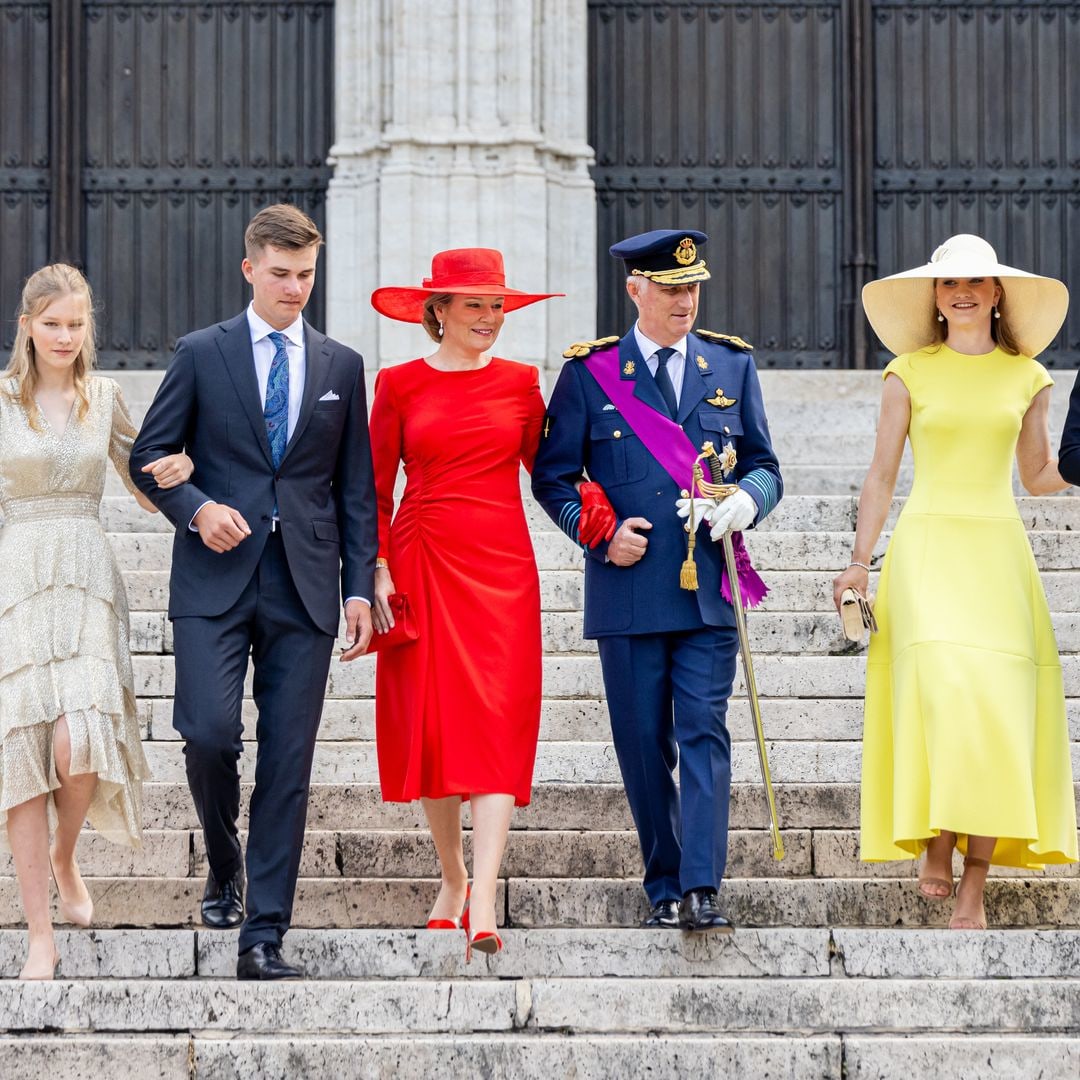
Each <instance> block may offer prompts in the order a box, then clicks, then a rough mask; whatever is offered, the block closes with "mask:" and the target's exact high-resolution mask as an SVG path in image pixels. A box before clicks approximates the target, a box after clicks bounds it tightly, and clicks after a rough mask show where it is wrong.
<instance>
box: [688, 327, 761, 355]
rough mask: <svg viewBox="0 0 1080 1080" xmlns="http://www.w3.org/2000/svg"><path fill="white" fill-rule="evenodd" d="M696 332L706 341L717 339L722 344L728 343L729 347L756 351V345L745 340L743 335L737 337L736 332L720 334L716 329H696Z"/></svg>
mask: <svg viewBox="0 0 1080 1080" xmlns="http://www.w3.org/2000/svg"><path fill="white" fill-rule="evenodd" d="M694 333H695V334H697V336H698V337H701V338H704V339H705V340H706V341H716V342H719V343H720V344H721V345H726V346H727V347H728V348H729V349H743V350H745V351H746V352H753V351H754V346H753V345H751V344H750V342H749V341H743V339H742V338H741V337H736V336H735V334H718V333H717V332H716V331H715V330H695V331H694Z"/></svg>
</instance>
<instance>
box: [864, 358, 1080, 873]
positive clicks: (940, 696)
mask: <svg viewBox="0 0 1080 1080" xmlns="http://www.w3.org/2000/svg"><path fill="white" fill-rule="evenodd" d="M884 375H885V377H886V378H888V377H890V376H895V377H897V378H899V379H901V380H902V381H903V383H904V385H905V386H906V387H907V389H908V393H909V394H910V396H911V421H910V426H909V429H908V434H909V438H910V440H911V448H912V454H913V457H914V463H915V480H914V484H913V487H912V490H911V494H910V496H909V497H908V499H907V502H906V504H905V506H904V509H903V511H902V513H901V514H900V517H899V520H898V521H897V523H896V528H895V530H894V531H893V535H892V539H891V541H890V542H889V547H888V551H887V552H886V555H885V560H884V564H883V567H882V572H881V579H880V582H879V584H878V594H877V606H876V609H875V610H876V614H877V619H878V625H879V628H880V629H879V632H878V633H877V634H875V635H873V636H872V637H871V641H870V651H869V656H868V660H867V680H866V712H865V726H864V741H863V765H862V852H861V854H862V858H863V859H864V860H868V861H877V860H889V859H906V858H914V857H917V856H918V855H919V854H920V853H921V852H922V851H923V850H924V849H925V847H926V844H927V841H928V839H929V838H930V837H932V836H936V835H938V834H939V833H940V832H941V831H943V830H945V831H950V832H955V833H958V834H960V840H959V846H960V848H961V850H966V844H967V836H969V835H974V836H993V837H997V838H998V840H997V845H996V847H995V850H994V857H993V862H994V863H996V864H998V865H1002V866H1014V867H1021V868H1024V869H1029V870H1030V869H1041V868H1042V867H1043V866H1044V865H1045V864H1047V863H1068V862H1075V861H1076V858H1077V836H1076V811H1075V798H1074V794H1073V780H1072V769H1071V764H1070V757H1069V751H1070V747H1069V735H1068V728H1067V724H1066V718H1065V692H1064V686H1063V682H1062V674H1061V661H1060V659H1059V657H1058V651H1057V644H1056V641H1055V639H1054V631H1053V627H1052V625H1051V621H1050V612H1049V608H1048V606H1047V602H1046V596H1045V593H1044V592H1043V586H1042V581H1041V580H1040V577H1039V572H1038V569H1037V567H1036V564H1035V557H1034V555H1033V554H1032V550H1031V545H1030V543H1029V541H1028V537H1027V534H1026V532H1025V530H1024V525H1023V522H1022V521H1021V520H1020V515H1019V513H1018V511H1017V506H1016V500H1015V499H1014V497H1013V491H1012V469H1013V462H1014V460H1015V455H1016V445H1017V440H1018V439H1019V436H1020V429H1021V425H1022V423H1023V419H1024V414H1025V413H1026V412H1027V410H1028V407H1029V406H1030V404H1031V401H1032V399H1033V398H1034V397H1035V395H1036V394H1037V393H1038V392H1039V391H1040V390H1042V389H1043V388H1044V387H1047V386H1050V385H1051V383H1052V380H1051V378H1050V376H1049V375H1048V374H1047V372H1046V370H1045V368H1043V366H1042V365H1041V364H1039V363H1038V362H1036V361H1035V360H1032V359H1030V358H1028V357H1025V356H1009V355H1008V354H1007V353H1005V352H1003V351H1001V350H1000V349H996V350H995V351H994V352H992V353H988V354H986V355H983V356H967V355H963V354H961V353H957V352H955V351H953V350H952V349H949V348H948V347H946V346H941V347H938V348H928V349H923V350H921V351H919V352H916V353H908V354H906V355H903V356H899V357H897V358H896V359H895V360H893V361H892V363H890V364H889V366H888V367H887V368H886V369H885V372H884Z"/></svg>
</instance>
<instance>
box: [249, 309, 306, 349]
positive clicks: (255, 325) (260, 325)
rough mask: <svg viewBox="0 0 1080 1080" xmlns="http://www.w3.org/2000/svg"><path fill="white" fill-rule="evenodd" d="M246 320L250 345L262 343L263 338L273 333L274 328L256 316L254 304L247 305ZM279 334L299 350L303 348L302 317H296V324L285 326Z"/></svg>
mask: <svg viewBox="0 0 1080 1080" xmlns="http://www.w3.org/2000/svg"><path fill="white" fill-rule="evenodd" d="M247 320H248V327H249V328H250V330H251V342H252V344H255V343H256V342H259V341H262V339H263V338H265V337H269V336H270V335H271V334H272V333H273V332H274V328H273V327H272V326H271V325H270V324H269V323H268V322H267V321H266V320H265V319H264V318H262V316H260V315H257V314H256V312H255V304H254V303H250V304H248V309H247ZM281 333H283V334H284V335H285V336H286V337H287V338H288V339H289V341H290V342H292V344H293V345H299V346H300V347H301V348H303V345H304V316H303V315H297V316H296V322H294V323H293V324H292V325H291V326H286V327H285V329H284V330H282V331H281Z"/></svg>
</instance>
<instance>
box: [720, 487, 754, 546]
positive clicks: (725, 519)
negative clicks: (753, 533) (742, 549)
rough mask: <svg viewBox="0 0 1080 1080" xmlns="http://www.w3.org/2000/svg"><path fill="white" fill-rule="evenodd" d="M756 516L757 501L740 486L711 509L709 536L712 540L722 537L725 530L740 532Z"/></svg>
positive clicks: (750, 523)
mask: <svg viewBox="0 0 1080 1080" xmlns="http://www.w3.org/2000/svg"><path fill="white" fill-rule="evenodd" d="M756 517H757V503H756V502H754V500H753V498H752V497H751V496H750V495H748V494H747V493H746V492H745V491H743V489H742V488H739V490H738V491H736V492H735V493H734V494H733V495H729V496H728V497H727V498H726V499H724V501H723V502H722V503H720V505H719V506H718V507H717V508H716V509H715V510H714V511H713V513H712V516H711V517H710V518H709V524H710V525H711V526H712V530H711V531H710V532H709V536H710V537H711V538H712V539H713V540H720V539H722V537H723V535H724V533H726V532H742V531H743V529H748V528H749V527H750V526H751V525H753V524H754V518H756Z"/></svg>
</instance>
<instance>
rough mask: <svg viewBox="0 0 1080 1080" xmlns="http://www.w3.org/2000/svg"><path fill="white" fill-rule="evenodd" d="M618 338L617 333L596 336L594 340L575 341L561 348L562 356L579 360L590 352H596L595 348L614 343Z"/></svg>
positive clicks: (604, 347)
mask: <svg viewBox="0 0 1080 1080" xmlns="http://www.w3.org/2000/svg"><path fill="white" fill-rule="evenodd" d="M618 340H619V337H618V335H615V336H614V337H602V338H597V339H596V340H595V341H575V342H574V344H573V345H571V346H570V347H569V348H567V349H564V350H563V356H565V357H566V359H567V360H581V359H582V358H584V357H586V356H588V355H589V354H590V353H594V352H596V350H597V349H606V348H607V347H608V346H609V345H614V344H615V342H616V341H618Z"/></svg>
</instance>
